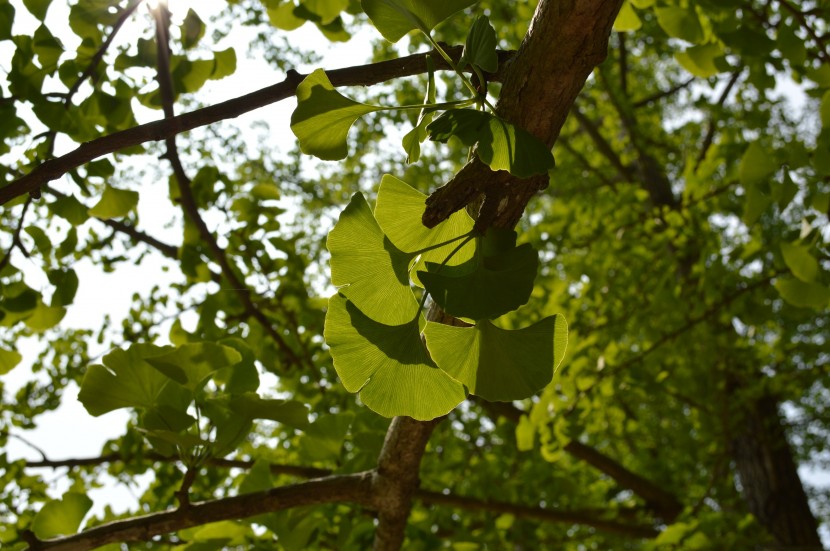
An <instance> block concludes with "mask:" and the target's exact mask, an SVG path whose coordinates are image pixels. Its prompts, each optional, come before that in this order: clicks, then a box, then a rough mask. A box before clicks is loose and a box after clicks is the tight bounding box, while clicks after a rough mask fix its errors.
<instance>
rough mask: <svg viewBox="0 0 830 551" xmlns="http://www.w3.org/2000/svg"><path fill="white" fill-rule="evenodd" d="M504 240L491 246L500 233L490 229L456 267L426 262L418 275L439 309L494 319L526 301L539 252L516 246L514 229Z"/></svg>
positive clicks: (478, 317) (461, 314) (469, 316)
mask: <svg viewBox="0 0 830 551" xmlns="http://www.w3.org/2000/svg"><path fill="white" fill-rule="evenodd" d="M502 232H503V233H505V234H509V237H510V239H508V241H507V243H505V244H503V245H499V246H495V247H494V246H492V244H493V243H495V242H496V241H497V240H498V239H499V238H500V237H503V236H499V235H498V234H499V233H501V232H499V231H497V230H495V229H491V230H489V231H488V232H487V234H486V235H485V236H484V237H483V238H479V239H477V240H476V241H477V244H476V246H477V251H476V254H475V256H474V257H473V258H472V259H470V260H468V261H467V262H465V263H464V264H461V265H458V266H441V265H440V264H435V263H432V262H429V263H427V265H426V267H427V271H426V272H419V273H418V277H419V278H420V280H421V282H422V283H423V284H424V288H425V289H426V290H427V291H428V292H429V294H430V295H431V296H432V298H433V300H435V302H437V303H438V304H439V305H440V306H441V308H443V309H444V311H446V312H447V313H448V314H450V315H452V316H455V317H462V318H471V319H475V320H480V319H488V318H497V317H499V316H501V315H503V314H506V313H507V312H510V311H512V310H515V309H517V308H518V307H519V306H521V305H523V304H525V303H526V302H527V301H528V299H529V298H530V293H531V292H532V291H533V281H534V280H535V279H536V271H537V270H538V268H539V255H538V253H537V252H536V251H535V250H534V249H533V246H531V245H530V244H529V243H525V244H524V245H521V246H519V247H516V246H515V243H516V234H515V232H511V231H507V230H502Z"/></svg>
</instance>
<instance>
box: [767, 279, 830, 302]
mask: <svg viewBox="0 0 830 551" xmlns="http://www.w3.org/2000/svg"><path fill="white" fill-rule="evenodd" d="M775 288H776V289H777V290H778V292H779V293H781V297H782V298H783V299H784V300H786V301H787V302H789V303H790V304H792V305H793V306H798V307H800V308H814V309H816V310H823V309H824V308H826V307H827V303H828V301H830V289H828V288H827V287H825V286H824V285H821V284H820V283H805V282H804V281H800V280H798V279H785V278H779V279H778V280H777V281H776V282H775Z"/></svg>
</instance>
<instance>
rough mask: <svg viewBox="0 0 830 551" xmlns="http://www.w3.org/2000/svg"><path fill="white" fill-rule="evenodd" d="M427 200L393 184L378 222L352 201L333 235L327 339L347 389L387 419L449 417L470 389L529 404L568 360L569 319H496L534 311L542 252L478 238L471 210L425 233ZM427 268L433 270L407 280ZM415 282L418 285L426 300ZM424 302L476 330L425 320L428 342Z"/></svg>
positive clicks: (502, 235) (362, 202)
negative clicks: (333, 288) (526, 307)
mask: <svg viewBox="0 0 830 551" xmlns="http://www.w3.org/2000/svg"><path fill="white" fill-rule="evenodd" d="M424 199H425V197H424V196H423V195H421V194H420V193H419V192H417V191H416V190H414V189H413V188H411V187H410V186H409V185H407V184H406V183H405V182H403V181H401V180H399V179H397V178H394V177H393V176H390V175H386V176H384V178H383V180H382V181H381V184H380V187H379V189H378V199H377V205H376V207H375V210H374V213H373V212H372V210H371V209H370V207H369V204H368V203H367V201H366V199H365V198H364V197H363V194H361V193H356V194H355V195H354V196H353V197H352V200H351V202H350V203H349V205H348V206H347V207H346V208H345V209H344V210H343V212H342V213H341V214H340V218H339V220H338V221H337V224H336V225H335V226H334V228H333V229H332V230H331V232H330V233H329V237H328V241H327V246H328V249H329V252H330V253H331V278H332V283H333V284H334V285H337V286H338V293H337V294H336V295H334V296H333V297H332V298H331V299H330V300H329V307H328V311H327V313H326V325H325V334H324V336H325V339H326V343H327V344H328V345H329V347H330V348H331V355H332V359H333V361H334V367H335V369H336V370H337V374H338V376H339V377H340V380H341V381H342V382H343V385H344V386H345V387H346V390H348V391H349V392H359V393H360V398H361V400H362V401H363V403H364V404H365V405H366V406H367V407H369V408H370V409H372V410H373V411H375V412H377V413H379V414H381V415H384V416H386V417H393V416H397V415H406V416H409V417H413V418H415V419H422V420H426V419H433V418H435V417H439V416H441V415H445V414H447V413H448V412H449V411H450V410H452V409H453V408H454V407H455V406H457V405H458V404H459V403H460V402H461V401H463V400H464V398H465V392H464V387H466V389H467V390H468V391H469V392H470V393H472V394H477V395H480V396H482V397H484V398H486V399H488V400H501V401H509V400H518V399H523V398H528V397H530V396H532V395H533V394H535V393H536V392H538V391H539V390H540V389H542V388H543V387H544V386H545V385H547V384H548V383H549V382H550V380H551V378H552V376H553V373H554V371H555V370H556V368H557V367H558V365H559V363H560V362H561V360H562V357H563V355H564V350H565V346H566V344H567V326H566V325H565V322H564V319H563V318H562V316H552V317H548V318H545V319H544V320H542V321H540V322H538V323H536V324H534V325H532V326H530V327H527V328H525V329H519V330H512V331H510V330H504V329H500V328H498V327H496V326H495V325H493V324H492V322H490V319H492V318H497V317H499V316H501V315H503V314H506V313H508V312H511V311H513V310H515V309H517V308H518V307H519V306H521V305H522V304H524V303H526V302H527V300H528V298H529V297H530V293H531V292H532V290H533V281H534V279H535V277H536V272H537V269H538V258H537V254H536V252H535V251H534V250H533V248H532V247H531V246H530V245H529V244H525V245H522V246H519V247H517V246H516V234H515V232H512V231H498V230H490V231H488V232H487V233H486V234H485V235H483V236H478V235H476V233H475V230H474V229H473V224H472V220H470V219H469V217H467V215H466V214H465V213H464V212H457V213H455V214H453V215H452V216H451V217H450V218H449V219H448V220H446V221H444V222H442V223H441V224H439V225H438V226H437V227H435V228H433V229H427V228H426V227H424V226H423V224H422V223H421V215H422V214H423V210H424ZM457 256H458V257H460V258H461V259H463V260H461V261H459V260H458V259H457V258H456V257H457ZM422 257H428V258H430V259H433V260H435V262H433V261H426V260H425V259H424V258H422ZM442 257H443V258H442ZM453 261H455V262H453ZM421 262H422V263H423V264H422V265H423V266H424V267H425V268H426V269H425V270H424V271H419V272H418V280H411V279H410V275H409V274H410V273H411V272H412V270H413V268H414V267H415V266H416V265H418V264H419V263H421ZM450 262H453V264H451V265H450V264H449V263H450ZM413 284H414V285H418V286H422V287H423V291H420V292H421V293H422V297H421V301H420V303H419V302H418V301H417V300H416V298H415V294H414V293H413V290H412V285H413ZM427 295H430V296H432V297H433V300H434V301H435V302H436V304H438V305H439V306H440V307H441V308H442V309H443V310H444V311H445V312H447V313H448V314H450V315H453V316H457V317H460V318H467V319H470V320H472V321H474V322H475V324H474V325H472V326H470V327H467V328H460V327H450V326H444V325H441V324H437V323H434V322H428V323H427V324H426V329H425V330H424V331H423V337H425V338H423V337H422V334H421V333H422V329H424V325H423V324H424V321H423V319H422V316H421V308H422V307H423V305H424V301H425V300H426V297H427ZM465 325H466V324H465ZM459 354H460V356H459ZM507 381H511V382H512V383H511V384H505V383H506V382H507ZM462 385H463V386H462Z"/></svg>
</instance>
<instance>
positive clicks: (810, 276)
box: [781, 243, 818, 283]
mask: <svg viewBox="0 0 830 551" xmlns="http://www.w3.org/2000/svg"><path fill="white" fill-rule="evenodd" d="M781 254H782V255H783V257H784V262H786V264H787V267H788V268H789V269H790V271H791V272H792V273H793V275H794V276H795V277H797V278H798V279H800V280H801V281H804V282H805V283H810V282H811V281H813V280H815V279H816V276H817V275H818V261H817V260H816V259H815V257H813V255H811V254H810V248H809V247H805V246H804V245H796V244H794V243H781Z"/></svg>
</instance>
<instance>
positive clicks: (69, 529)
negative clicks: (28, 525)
mask: <svg viewBox="0 0 830 551" xmlns="http://www.w3.org/2000/svg"><path fill="white" fill-rule="evenodd" d="M91 507H92V500H91V499H89V498H88V497H87V496H85V495H84V494H80V493H77V492H66V493H65V494H63V497H62V498H60V499H59V500H56V501H50V502H49V503H47V504H45V505H44V506H43V508H41V510H40V511H38V513H37V514H36V515H35V518H34V521H33V522H32V531H33V532H34V533H35V535H36V536H37V537H38V538H39V539H42V540H45V539H49V538H54V537H55V536H68V535H71V534H74V533H76V532H77V531H78V527H79V526H80V525H81V522H82V521H83V520H84V517H85V516H86V514H87V512H89V509H90V508H91Z"/></svg>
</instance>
